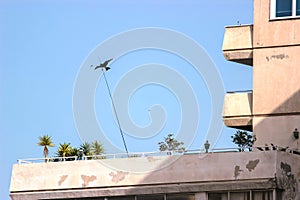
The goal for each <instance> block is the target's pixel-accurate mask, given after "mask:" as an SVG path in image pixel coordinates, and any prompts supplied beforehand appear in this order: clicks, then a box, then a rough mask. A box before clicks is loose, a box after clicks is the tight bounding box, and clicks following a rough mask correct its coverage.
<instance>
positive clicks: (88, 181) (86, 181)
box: [81, 175, 97, 187]
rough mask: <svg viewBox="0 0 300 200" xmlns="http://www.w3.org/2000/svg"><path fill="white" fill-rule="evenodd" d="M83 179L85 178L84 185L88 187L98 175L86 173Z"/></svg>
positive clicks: (82, 176)
mask: <svg viewBox="0 0 300 200" xmlns="http://www.w3.org/2000/svg"><path fill="white" fill-rule="evenodd" d="M81 179H82V180H83V183H82V187H86V186H88V185H89V183H90V182H92V181H94V180H96V179H97V177H96V176H94V175H92V176H86V175H81Z"/></svg>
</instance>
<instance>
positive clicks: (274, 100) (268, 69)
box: [253, 25, 300, 115]
mask: <svg viewBox="0 0 300 200" xmlns="http://www.w3.org/2000/svg"><path fill="white" fill-rule="evenodd" d="M299 26H300V25H299ZM299 55H300V45H299V46H293V47H278V48H264V49H256V50H255V51H254V68H253V114H255V115H261V114H280V113H284V114H285V113H299V112H300V81H299V78H300V56H299Z"/></svg>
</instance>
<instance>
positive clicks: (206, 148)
mask: <svg viewBox="0 0 300 200" xmlns="http://www.w3.org/2000/svg"><path fill="white" fill-rule="evenodd" d="M209 147H210V144H209V143H208V140H206V142H205V143H204V148H205V153H208V149H209Z"/></svg>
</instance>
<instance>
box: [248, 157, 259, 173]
mask: <svg viewBox="0 0 300 200" xmlns="http://www.w3.org/2000/svg"><path fill="white" fill-rule="evenodd" d="M258 163H259V159H256V160H250V161H249V162H248V164H247V165H246V168H247V169H248V171H249V172H251V171H252V170H254V169H255V167H256V166H257V164H258Z"/></svg>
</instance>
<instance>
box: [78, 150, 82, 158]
mask: <svg viewBox="0 0 300 200" xmlns="http://www.w3.org/2000/svg"><path fill="white" fill-rule="evenodd" d="M82 157H83V150H82V148H80V149H78V160H82Z"/></svg>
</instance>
